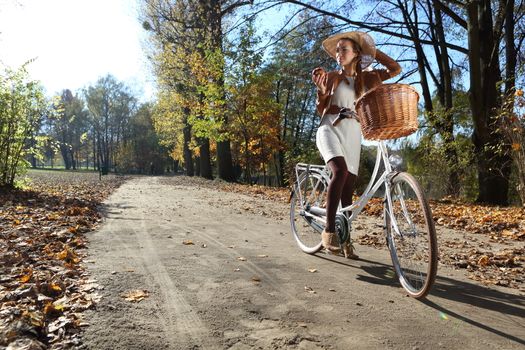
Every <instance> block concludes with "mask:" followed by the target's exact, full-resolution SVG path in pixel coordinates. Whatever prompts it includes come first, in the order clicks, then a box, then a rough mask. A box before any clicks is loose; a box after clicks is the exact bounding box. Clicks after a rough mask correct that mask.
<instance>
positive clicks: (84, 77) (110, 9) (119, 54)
mask: <svg viewBox="0 0 525 350" xmlns="http://www.w3.org/2000/svg"><path fill="white" fill-rule="evenodd" d="M146 39H147V34H146V33H145V32H144V30H143V29H142V27H141V23H140V21H139V20H138V5H137V2H136V0H0V67H1V66H2V65H3V66H8V67H10V68H17V67H19V66H21V65H22V64H24V63H25V62H26V61H28V60H30V59H35V60H34V62H32V63H30V65H29V66H28V70H29V73H30V76H31V78H32V79H35V80H40V81H41V82H42V84H43V85H44V87H45V88H46V92H47V94H48V95H53V94H55V93H59V92H60V91H62V90H63V89H66V88H67V89H70V90H72V91H77V90H79V89H81V88H83V87H87V86H89V85H91V84H94V83H95V82H96V81H97V79H98V78H100V77H103V76H105V75H106V74H108V73H110V74H112V75H114V76H115V77H116V78H117V79H118V80H120V81H124V82H126V83H127V84H128V85H129V86H130V87H132V89H133V91H135V93H136V94H137V97H139V99H140V100H142V101H148V100H151V99H152V98H153V95H154V89H155V88H154V82H153V78H152V76H151V74H150V70H149V68H148V67H149V64H148V61H147V58H146V56H145V53H144V50H143V42H145V40H146Z"/></svg>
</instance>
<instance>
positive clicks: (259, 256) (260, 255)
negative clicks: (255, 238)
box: [257, 254, 268, 258]
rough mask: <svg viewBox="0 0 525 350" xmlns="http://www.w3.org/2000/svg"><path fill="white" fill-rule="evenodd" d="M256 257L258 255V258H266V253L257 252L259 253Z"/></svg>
mask: <svg viewBox="0 0 525 350" xmlns="http://www.w3.org/2000/svg"><path fill="white" fill-rule="evenodd" d="M257 257H258V258H267V257H268V255H266V254H259V255H257Z"/></svg>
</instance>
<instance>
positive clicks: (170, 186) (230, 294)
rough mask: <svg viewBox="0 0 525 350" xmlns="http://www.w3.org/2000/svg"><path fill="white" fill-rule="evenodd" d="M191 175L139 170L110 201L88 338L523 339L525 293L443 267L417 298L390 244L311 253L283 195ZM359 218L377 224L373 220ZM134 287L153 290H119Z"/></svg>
mask: <svg viewBox="0 0 525 350" xmlns="http://www.w3.org/2000/svg"><path fill="white" fill-rule="evenodd" d="M182 179H183V178H151V177H145V178H137V179H134V180H132V181H129V182H127V183H126V184H124V185H123V186H122V187H120V189H119V190H117V191H116V192H115V193H114V194H113V195H112V196H111V197H110V199H109V200H108V201H107V206H108V212H107V220H106V222H105V224H104V226H103V227H102V228H101V229H100V230H99V231H97V232H95V233H93V234H92V235H91V236H90V244H89V252H90V253H89V255H90V256H89V260H88V266H89V270H90V271H91V273H92V275H93V277H94V278H95V279H96V280H97V281H98V283H100V284H101V285H102V286H104V289H103V290H101V291H100V294H102V295H103V298H102V300H101V302H100V303H99V304H98V307H97V309H96V310H94V311H91V312H89V313H88V315H87V319H86V321H87V322H88V323H89V324H90V326H89V327H87V328H86V331H85V334H84V348H86V349H97V350H100V349H113V350H116V349H127V350H130V349H282V348H286V349H352V348H353V349H439V348H443V349H479V348H484V349H523V348H524V346H525V320H524V317H523V316H524V315H525V297H524V296H523V293H521V294H520V293H519V292H518V291H515V290H512V289H506V288H496V287H491V288H487V287H484V286H481V285H477V284H475V283H474V282H472V281H469V280H467V279H466V278H465V277H464V276H463V274H462V272H460V271H459V272H458V271H454V270H452V269H448V268H445V267H443V266H440V270H439V272H438V274H439V276H438V280H437V284H436V286H435V287H434V289H433V291H432V292H431V295H430V296H429V297H428V300H427V301H425V302H419V301H417V300H414V299H412V298H409V297H407V296H406V294H405V293H404V292H403V290H402V288H401V287H400V286H399V285H398V284H397V282H396V281H395V280H394V279H393V278H392V276H393V271H392V269H391V264H390V261H389V257H388V252H387V251H386V250H382V249H375V248H372V247H368V246H358V247H357V248H358V253H359V254H360V255H361V257H362V260H360V261H353V260H346V259H344V258H343V257H333V256H328V255H325V254H317V255H315V256H311V255H307V254H304V253H302V252H301V251H300V250H299V249H298V248H297V246H296V244H295V242H294V241H293V238H292V236H291V233H290V232H289V222H288V218H287V215H288V207H287V206H286V204H279V203H274V202H269V201H264V200H258V199H254V198H251V197H248V196H244V195H240V194H235V193H226V192H218V191H217V192H215V191H212V190H210V189H209V188H205V187H195V186H186V185H184V183H183V180H182ZM356 226H357V227H359V228H360V230H362V232H366V231H367V230H368V231H369V230H378V228H376V227H375V222H374V219H370V218H365V219H364V221H362V222H360V223H359V225H356ZM357 234H359V232H357ZM187 240H191V241H192V242H193V243H194V244H193V245H184V244H183V241H187ZM240 257H242V258H244V259H239V258H240ZM243 260H244V261H243ZM309 269H317V272H314V273H311V272H309V271H308V270H309ZM135 289H139V290H142V289H145V290H147V291H148V292H149V297H147V298H146V299H144V300H142V301H141V302H139V303H131V302H129V301H126V300H124V299H123V298H122V297H121V294H123V293H125V292H128V291H130V290H135ZM306 289H311V290H312V291H315V293H313V292H312V291H308V290H306Z"/></svg>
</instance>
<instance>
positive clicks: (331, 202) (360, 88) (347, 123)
mask: <svg viewBox="0 0 525 350" xmlns="http://www.w3.org/2000/svg"><path fill="white" fill-rule="evenodd" d="M323 48H324V50H325V51H326V52H327V53H328V54H329V55H330V56H331V57H332V58H334V59H335V60H336V61H337V63H338V64H339V66H340V67H341V70H339V71H333V72H326V71H325V70H324V69H323V68H320V67H319V68H316V69H314V71H313V72H312V80H313V82H314V84H315V85H316V86H317V111H318V112H319V114H320V115H321V123H320V126H319V129H318V130H317V135H316V143H317V147H318V148H319V151H320V152H321V155H322V157H323V159H324V161H325V162H326V164H327V165H328V166H329V167H330V170H331V171H332V179H331V181H330V185H329V186H328V195H327V207H326V212H327V213H326V228H325V229H324V231H323V232H322V234H321V237H322V242H323V247H324V248H325V249H326V250H328V251H329V252H332V253H339V251H340V244H339V238H338V235H337V233H336V232H335V214H336V212H337V207H338V204H339V201H341V204H342V206H343V207H346V206H349V205H351V204H352V195H353V193H354V189H355V184H356V180H357V173H358V169H359V157H360V153H361V128H360V125H359V122H358V120H357V119H356V117H355V106H354V104H355V101H356V100H357V98H358V97H360V96H361V95H362V94H363V93H364V92H365V90H369V89H371V88H373V87H375V86H377V85H379V84H381V82H382V81H383V80H386V79H389V78H392V77H393V76H396V75H397V74H399V73H400V72H401V67H400V66H399V64H398V63H397V62H396V61H394V60H393V59H392V58H390V57H388V56H387V55H386V54H384V53H383V52H381V51H379V50H378V49H376V47H375V44H374V41H373V39H372V38H371V37H370V36H369V35H368V34H366V33H363V32H358V31H354V32H348V33H339V34H336V35H333V36H331V37H329V38H328V39H326V40H325V41H323ZM374 58H375V59H376V60H377V61H378V62H379V63H381V64H382V65H384V66H385V67H386V69H373V70H372V69H368V70H364V69H365V68H367V67H368V66H369V65H370V64H371V63H372V62H373V61H374ZM341 108H347V109H348V110H347V113H345V114H346V115H348V116H349V117H350V118H345V119H342V120H341V119H340V118H338V116H339V112H340V111H341ZM346 243H347V244H345V246H343V251H344V254H345V257H347V258H353V259H357V258H358V256H357V255H355V253H354V252H353V249H352V245H351V244H350V242H346Z"/></svg>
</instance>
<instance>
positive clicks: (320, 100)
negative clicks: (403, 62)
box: [317, 50, 401, 118]
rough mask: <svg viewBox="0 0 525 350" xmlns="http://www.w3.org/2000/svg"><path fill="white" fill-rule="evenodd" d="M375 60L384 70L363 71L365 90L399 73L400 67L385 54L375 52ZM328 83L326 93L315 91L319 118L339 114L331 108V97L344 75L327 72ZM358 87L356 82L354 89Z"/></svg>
mask: <svg viewBox="0 0 525 350" xmlns="http://www.w3.org/2000/svg"><path fill="white" fill-rule="evenodd" d="M376 60H377V61H378V62H379V63H381V64H382V65H383V66H385V67H386V69H374V70H371V71H363V72H362V73H361V78H362V79H364V86H365V90H370V89H372V88H374V87H376V86H378V85H380V84H381V83H382V82H383V81H384V80H387V79H390V78H392V77H395V76H396V75H398V74H399V73H400V72H401V66H400V65H399V63H397V62H396V61H395V60H393V59H392V58H390V57H389V56H387V55H386V54H385V53H383V52H381V51H379V50H376ZM327 74H328V83H327V86H326V91H327V93H326V94H324V95H321V94H320V93H319V90H317V112H318V113H319V114H320V115H321V118H322V117H323V116H324V115H325V114H327V113H330V114H336V113H338V112H339V107H337V106H332V108H330V106H331V101H332V96H333V95H334V93H335V90H336V89H337V87H338V86H339V83H341V82H342V81H343V80H345V75H344V74H343V71H342V70H339V71H332V72H328V73H327ZM357 86H360V81H356V87H357Z"/></svg>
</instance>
